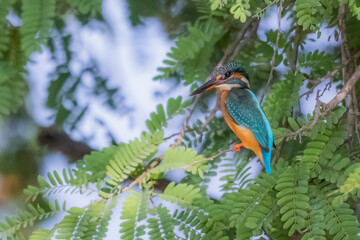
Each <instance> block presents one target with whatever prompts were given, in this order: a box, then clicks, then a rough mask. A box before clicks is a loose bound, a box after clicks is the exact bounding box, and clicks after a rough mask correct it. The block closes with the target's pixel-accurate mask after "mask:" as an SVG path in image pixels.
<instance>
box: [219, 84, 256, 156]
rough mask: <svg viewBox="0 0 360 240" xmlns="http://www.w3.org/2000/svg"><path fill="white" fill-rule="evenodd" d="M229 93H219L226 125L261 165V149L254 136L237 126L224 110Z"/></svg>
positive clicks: (247, 130)
mask: <svg viewBox="0 0 360 240" xmlns="http://www.w3.org/2000/svg"><path fill="white" fill-rule="evenodd" d="M228 93H229V91H221V98H220V99H221V111H222V113H223V116H224V119H225V121H226V123H227V124H228V125H229V127H230V128H231V130H232V131H233V132H234V133H235V134H236V136H237V137H238V138H239V139H240V140H241V142H242V144H243V146H244V147H246V148H248V149H250V150H252V151H253V152H254V153H255V154H256V156H257V157H258V158H259V159H260V161H261V163H263V156H262V153H261V147H260V144H259V143H258V141H256V139H255V137H254V134H253V133H252V132H251V131H250V130H249V129H247V128H245V127H242V126H239V125H237V124H236V122H235V121H234V120H233V119H232V118H231V117H230V116H229V114H228V112H227V110H226V98H227V95H228Z"/></svg>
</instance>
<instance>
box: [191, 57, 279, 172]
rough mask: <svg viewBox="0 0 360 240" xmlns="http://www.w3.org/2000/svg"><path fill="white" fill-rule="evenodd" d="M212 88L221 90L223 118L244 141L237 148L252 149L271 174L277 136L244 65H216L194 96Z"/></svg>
mask: <svg viewBox="0 0 360 240" xmlns="http://www.w3.org/2000/svg"><path fill="white" fill-rule="evenodd" d="M213 88H218V89H219V90H220V91H219V92H220V107H221V111H222V114H223V117H224V119H225V121H226V123H227V124H228V125H229V127H230V129H231V130H232V131H233V132H234V133H235V134H236V136H237V137H238V138H239V139H240V141H241V143H239V144H235V145H234V146H233V148H234V150H235V151H236V152H239V151H240V148H241V147H245V148H247V149H250V150H252V151H253V152H254V153H255V155H256V156H257V157H258V158H259V160H260V161H261V163H262V164H263V165H264V166H265V171H266V173H267V174H270V173H271V165H270V159H271V150H272V147H273V145H274V137H273V133H272V130H271V126H270V123H269V121H268V119H267V117H266V115H265V113H264V111H263V110H262V108H261V106H260V104H259V101H258V100H257V98H256V96H255V94H254V93H253V92H252V91H251V90H250V78H249V75H248V74H247V72H246V70H245V67H244V66H243V65H242V64H240V63H238V62H229V63H227V64H225V65H223V66H221V67H219V68H217V69H216V70H215V71H214V72H213V74H211V76H210V79H209V81H207V82H206V83H205V84H203V85H202V86H201V87H199V88H198V89H196V90H195V91H193V92H192V94H191V95H192V96H194V95H196V94H199V93H202V92H204V91H207V90H210V89H213ZM274 146H275V145H274Z"/></svg>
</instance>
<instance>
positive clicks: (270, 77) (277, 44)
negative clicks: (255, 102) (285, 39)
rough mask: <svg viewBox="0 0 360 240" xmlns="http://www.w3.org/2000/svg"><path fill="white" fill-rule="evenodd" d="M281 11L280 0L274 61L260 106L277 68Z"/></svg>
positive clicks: (272, 61)
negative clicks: (276, 58) (276, 59)
mask: <svg viewBox="0 0 360 240" xmlns="http://www.w3.org/2000/svg"><path fill="white" fill-rule="evenodd" d="M281 11H282V0H280V3H279V13H278V30H277V36H276V43H275V47H274V54H273V56H272V60H271V69H270V74H269V78H268V81H267V83H266V86H265V89H264V92H263V94H262V95H261V98H260V104H261V103H262V101H263V100H264V97H265V93H266V91H267V89H268V88H269V86H270V82H271V80H272V79H273V71H274V67H275V57H276V54H277V53H278V49H279V39H280V27H281Z"/></svg>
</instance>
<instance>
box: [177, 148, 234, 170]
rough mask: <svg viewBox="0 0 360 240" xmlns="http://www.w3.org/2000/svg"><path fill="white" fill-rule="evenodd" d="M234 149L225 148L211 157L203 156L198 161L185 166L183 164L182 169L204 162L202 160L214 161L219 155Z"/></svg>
mask: <svg viewBox="0 0 360 240" xmlns="http://www.w3.org/2000/svg"><path fill="white" fill-rule="evenodd" d="M232 151H235V150H234V149H225V150H221V151H219V152H218V153H217V154H215V155H213V156H211V157H208V158H203V159H201V160H198V161H194V162H192V163H190V164H187V165H185V166H182V167H181V168H182V169H187V168H189V167H191V166H193V165H196V164H198V163H202V162H207V161H213V160H214V159H215V158H217V157H219V156H220V155H222V154H224V153H227V152H232Z"/></svg>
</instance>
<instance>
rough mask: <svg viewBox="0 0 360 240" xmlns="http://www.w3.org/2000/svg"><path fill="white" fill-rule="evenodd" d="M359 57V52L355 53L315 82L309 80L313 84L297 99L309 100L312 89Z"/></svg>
mask: <svg viewBox="0 0 360 240" xmlns="http://www.w3.org/2000/svg"><path fill="white" fill-rule="evenodd" d="M359 57H360V51H359V52H357V53H356V54H354V55H353V56H352V58H351V59H348V60H347V61H346V62H345V63H344V64H341V65H340V66H338V67H336V68H335V69H334V70H332V71H331V72H328V73H327V74H326V75H325V76H322V77H320V78H318V79H316V80H309V81H310V82H312V83H313V86H312V87H311V88H310V89H309V90H308V91H306V92H304V93H303V94H301V95H300V97H299V98H302V97H304V96H306V99H308V98H309V96H310V94H311V93H312V92H313V91H314V89H315V88H316V87H317V86H319V85H320V84H321V83H322V82H324V81H325V80H327V79H329V78H330V80H331V79H332V78H333V77H334V76H335V75H336V74H337V73H338V72H339V70H340V69H342V68H344V67H345V66H346V65H347V64H349V62H351V61H353V60H356V59H358V58H359Z"/></svg>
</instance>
